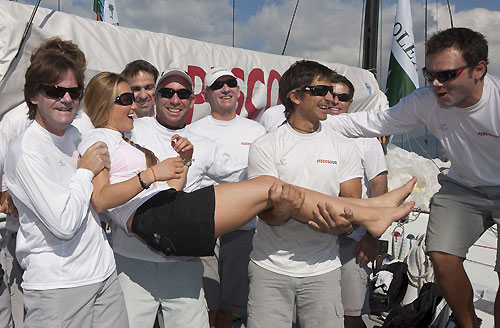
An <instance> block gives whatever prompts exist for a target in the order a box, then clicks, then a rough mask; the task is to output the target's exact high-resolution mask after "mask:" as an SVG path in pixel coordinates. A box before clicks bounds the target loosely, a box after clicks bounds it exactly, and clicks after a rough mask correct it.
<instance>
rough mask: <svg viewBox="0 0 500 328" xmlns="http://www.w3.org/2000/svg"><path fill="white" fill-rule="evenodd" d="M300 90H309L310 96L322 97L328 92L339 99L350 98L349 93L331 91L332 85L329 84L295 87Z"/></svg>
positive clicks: (343, 100)
mask: <svg viewBox="0 0 500 328" xmlns="http://www.w3.org/2000/svg"><path fill="white" fill-rule="evenodd" d="M295 90H301V91H307V92H310V93H311V95H312V96H320V97H324V96H326V94H327V93H328V92H330V93H331V94H332V97H333V98H335V97H338V98H339V101H342V102H347V101H350V100H351V95H350V94H348V93H335V92H333V86H331V85H309V86H307V87H303V88H299V89H295Z"/></svg>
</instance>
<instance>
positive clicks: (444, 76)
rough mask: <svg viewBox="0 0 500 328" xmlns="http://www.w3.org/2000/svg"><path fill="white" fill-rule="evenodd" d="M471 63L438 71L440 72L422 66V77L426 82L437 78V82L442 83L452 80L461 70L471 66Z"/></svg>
mask: <svg viewBox="0 0 500 328" xmlns="http://www.w3.org/2000/svg"><path fill="white" fill-rule="evenodd" d="M471 66H472V65H465V66H461V67H457V68H454V69H448V70H446V71H440V72H429V71H428V70H427V68H425V67H424V68H422V74H424V78H425V79H426V80H427V81H428V82H433V81H434V80H438V81H439V83H444V82H447V81H449V80H453V79H454V78H456V77H459V76H460V74H462V72H463V71H465V70H466V69H467V68H469V67H471Z"/></svg>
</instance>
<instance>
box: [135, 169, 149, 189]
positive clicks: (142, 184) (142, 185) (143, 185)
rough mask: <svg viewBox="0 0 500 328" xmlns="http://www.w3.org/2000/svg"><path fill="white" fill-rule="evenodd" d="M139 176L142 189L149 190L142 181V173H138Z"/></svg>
mask: <svg viewBox="0 0 500 328" xmlns="http://www.w3.org/2000/svg"><path fill="white" fill-rule="evenodd" d="M137 176H138V177H139V183H140V184H141V187H142V189H149V186H148V185H147V184H146V183H144V181H142V178H141V172H139V173H137Z"/></svg>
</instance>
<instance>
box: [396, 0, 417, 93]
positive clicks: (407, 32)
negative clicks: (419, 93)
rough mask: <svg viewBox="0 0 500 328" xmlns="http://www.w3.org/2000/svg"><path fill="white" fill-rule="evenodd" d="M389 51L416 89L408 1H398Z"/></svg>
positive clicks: (413, 43) (415, 67)
mask: <svg viewBox="0 0 500 328" xmlns="http://www.w3.org/2000/svg"><path fill="white" fill-rule="evenodd" d="M391 51H392V54H393V55H394V57H395V58H396V60H397V61H398V63H399V65H400V66H401V68H402V69H403V70H404V71H405V72H406V74H407V75H408V76H409V77H410V79H411V81H412V82H413V84H414V85H415V89H418V74H417V59H416V57H415V55H416V53H415V40H414V38H413V23H412V20H411V5H410V0H398V8H397V10H396V22H395V23H394V28H393V33H392V49H391Z"/></svg>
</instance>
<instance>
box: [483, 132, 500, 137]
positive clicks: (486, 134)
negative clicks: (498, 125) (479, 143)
mask: <svg viewBox="0 0 500 328" xmlns="http://www.w3.org/2000/svg"><path fill="white" fill-rule="evenodd" d="M477 135H478V136H480V137H494V138H497V139H500V138H499V137H498V136H497V135H494V134H492V133H489V132H478V133H477Z"/></svg>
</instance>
